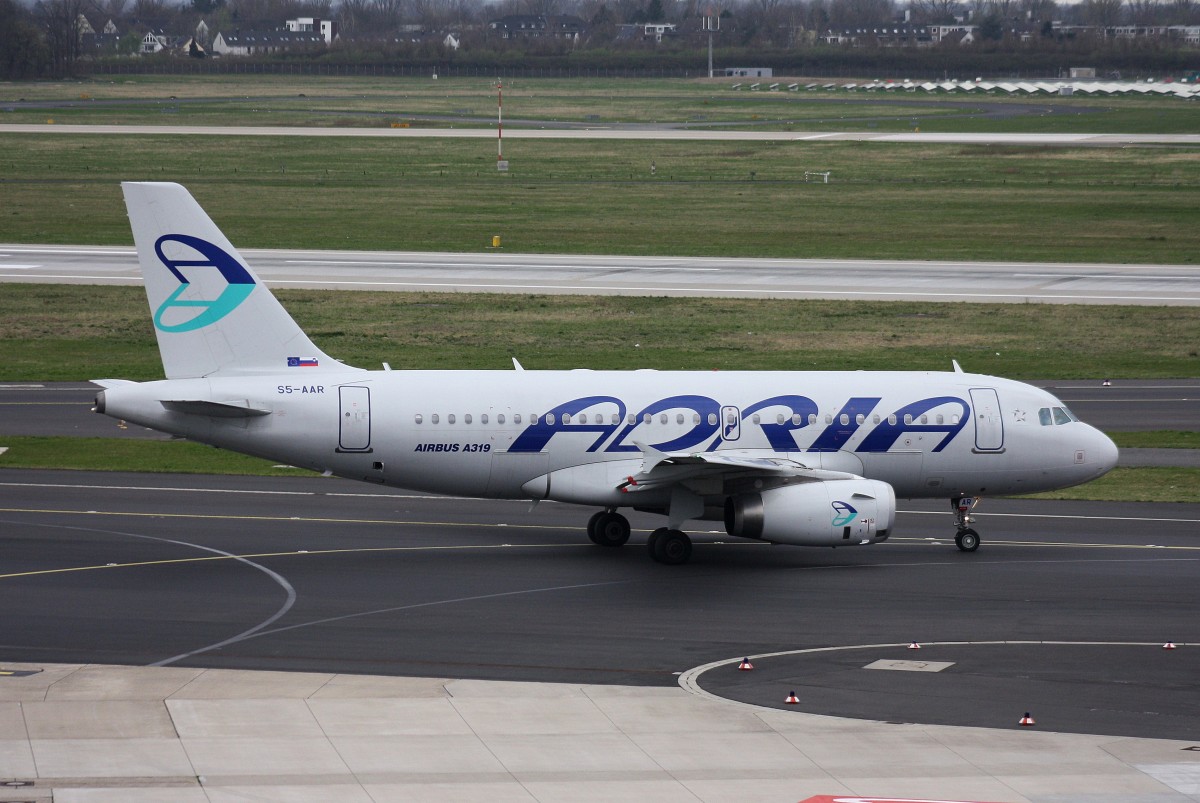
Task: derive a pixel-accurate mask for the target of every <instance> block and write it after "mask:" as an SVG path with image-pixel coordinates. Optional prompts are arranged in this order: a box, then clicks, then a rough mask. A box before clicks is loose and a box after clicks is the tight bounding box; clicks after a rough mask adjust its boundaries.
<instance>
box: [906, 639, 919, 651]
mask: <svg viewBox="0 0 1200 803" xmlns="http://www.w3.org/2000/svg"><path fill="white" fill-rule="evenodd" d="M908 648H909V649H910V650H919V649H921V645H920V644H918V643H917V642H915V641H914V642H913V643H911V644H909V645H908Z"/></svg>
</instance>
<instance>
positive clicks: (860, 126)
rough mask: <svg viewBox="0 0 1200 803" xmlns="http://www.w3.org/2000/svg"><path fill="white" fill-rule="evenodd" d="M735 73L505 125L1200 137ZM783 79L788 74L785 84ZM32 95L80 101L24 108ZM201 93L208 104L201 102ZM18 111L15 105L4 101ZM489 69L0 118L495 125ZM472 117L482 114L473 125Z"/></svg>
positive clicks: (1169, 102)
mask: <svg viewBox="0 0 1200 803" xmlns="http://www.w3.org/2000/svg"><path fill="white" fill-rule="evenodd" d="M733 83H735V82H734V81H732V80H728V79H715V80H711V81H710V80H708V79H660V80H655V79H585V78H574V79H541V78H539V79H516V80H512V81H507V80H506V85H505V90H504V102H505V116H506V118H508V119H509V121H510V123H509V124H510V125H525V124H537V123H539V122H560V121H566V122H582V123H595V124H606V123H660V124H674V125H679V124H691V125H704V126H712V125H715V126H721V127H729V126H733V127H741V126H753V127H755V128H768V129H776V130H800V129H802V130H813V131H825V130H849V131H858V130H869V129H878V130H882V131H907V130H912V129H913V128H914V127H920V128H921V130H924V131H1004V132H1039V133H1041V132H1056V133H1057V132H1073V131H1108V132H1116V133H1145V132H1156V133H1193V132H1195V131H1197V130H1200V109H1198V108H1197V107H1196V104H1194V103H1188V102H1185V101H1181V100H1178V99H1174V98H1146V97H1139V98H1088V97H1083V96H1077V97H1028V98H1027V97H1012V98H1010V97H1008V96H1007V95H1005V94H1003V93H999V94H993V95H987V94H972V95H967V94H961V93H960V94H954V95H942V94H937V95H927V94H925V93H923V92H895V91H883V90H879V91H874V92H866V91H859V92H840V91H839V92H836V93H834V92H826V91H812V92H808V91H805V92H749V91H740V92H735V91H732V90H731V89H730V87H731V86H732V85H733ZM784 83H785V84H786V83H787V81H785V82H784ZM21 99H23V100H28V101H37V100H41V101H81V102H82V103H81V105H80V106H78V107H75V108H70V109H53V110H44V109H21V108H20V107H17V106H15V105H13V106H8V107H6V106H5V104H6V103H9V104H13V103H14V101H17V100H21ZM198 101H199V102H198ZM9 108H11V109H12V110H11V111H7V110H6V109H9ZM495 114H496V92H495V88H494V86H493V82H492V81H491V80H489V79H482V78H445V77H442V78H440V79H439V80H437V81H433V80H431V79H430V78H428V77H423V78H395V77H386V78H385V77H376V78H372V77H358V78H342V77H321V78H316V77H294V76H258V75H256V76H154V75H145V76H121V77H119V78H112V79H110V78H103V79H94V80H86V81H60V82H35V83H8V84H0V121H4V122H38V123H42V122H45V121H46V120H48V119H53V120H55V121H56V122H58V123H83V122H87V123H157V124H163V125H176V124H201V123H206V124H214V125H218V124H219V125H296V126H313V125H345V126H368V127H371V126H388V125H391V124H392V123H394V122H395V123H401V122H407V123H410V124H416V125H422V124H427V121H426V120H425V119H424V118H426V117H428V116H431V115H432V116H438V117H448V118H458V120H459V123H458V124H463V121H466V120H479V119H482V120H485V121H490V120H491V119H493V118H494V117H495ZM467 124H478V123H477V122H476V123H467Z"/></svg>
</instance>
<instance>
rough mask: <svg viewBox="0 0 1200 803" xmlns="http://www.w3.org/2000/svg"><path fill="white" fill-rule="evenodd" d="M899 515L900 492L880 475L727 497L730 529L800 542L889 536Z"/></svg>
mask: <svg viewBox="0 0 1200 803" xmlns="http://www.w3.org/2000/svg"><path fill="white" fill-rule="evenodd" d="M895 520H896V494H895V492H894V491H893V490H892V486H890V485H888V484H887V483H886V482H881V481H879V480H864V479H856V480H828V481H825V482H804V483H798V484H796V485H785V486H782V487H780V488H772V489H770V490H766V491H762V492H761V493H747V494H739V495H737V496H731V497H729V498H728V499H726V500H725V530H726V532H728V533H729V534H730V535H736V536H738V537H741V538H757V539H759V540H762V541H771V542H773V543H777V544H796V545H799V546H849V545H851V544H867V543H872V542H876V541H884V540H886V539H887V537H888V534H889V533H890V532H891V529H892V524H893V523H894V522H895Z"/></svg>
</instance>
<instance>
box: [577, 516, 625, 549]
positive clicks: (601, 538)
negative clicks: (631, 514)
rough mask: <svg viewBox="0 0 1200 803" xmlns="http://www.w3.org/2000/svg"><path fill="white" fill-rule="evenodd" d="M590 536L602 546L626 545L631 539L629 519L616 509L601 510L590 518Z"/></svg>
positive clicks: (588, 526) (588, 531)
mask: <svg viewBox="0 0 1200 803" xmlns="http://www.w3.org/2000/svg"><path fill="white" fill-rule="evenodd" d="M587 534H588V538H590V539H591V541H592V543H593V544H599V545H600V546H624V545H625V542H626V541H628V540H629V519H627V518H625V517H624V516H622V515H621V514H620V513H618V512H617V511H615V510H601V511H600V512H599V513H597V514H596V515H594V516H592V517H591V518H590V519H588V524H587Z"/></svg>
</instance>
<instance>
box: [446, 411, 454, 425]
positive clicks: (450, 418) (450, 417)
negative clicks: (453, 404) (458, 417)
mask: <svg viewBox="0 0 1200 803" xmlns="http://www.w3.org/2000/svg"><path fill="white" fill-rule="evenodd" d="M446 423H447V424H453V423H454V413H450V414H449V415H447V416H446Z"/></svg>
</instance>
